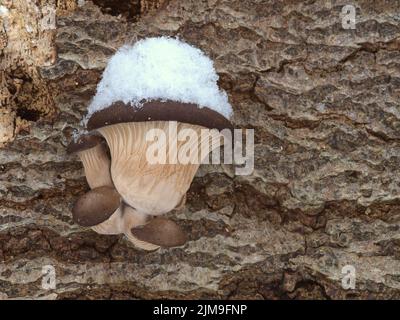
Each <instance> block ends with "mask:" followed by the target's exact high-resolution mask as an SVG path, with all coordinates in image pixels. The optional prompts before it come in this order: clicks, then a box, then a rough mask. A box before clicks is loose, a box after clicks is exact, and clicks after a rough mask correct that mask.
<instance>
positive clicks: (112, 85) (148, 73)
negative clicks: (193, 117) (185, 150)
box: [86, 37, 232, 119]
mask: <svg viewBox="0 0 400 320" xmlns="http://www.w3.org/2000/svg"><path fill="white" fill-rule="evenodd" d="M217 80H218V75H217V73H216V72H215V69H214V66H213V62H212V61H211V60H210V59H209V58H208V57H207V56H206V55H205V54H204V53H203V52H202V51H201V50H200V49H197V48H195V47H193V46H191V45H189V44H187V43H184V42H182V41H180V40H178V39H174V38H167V37H158V38H147V39H144V40H140V41H138V42H136V43H135V44H134V45H133V46H124V47H122V48H121V49H119V50H118V51H117V53H116V54H115V55H114V56H113V57H111V59H110V60H109V62H108V64H107V67H106V69H105V70H104V73H103V78H102V80H101V81H100V83H99V85H98V86H97V93H96V95H95V96H94V98H93V100H92V102H91V104H90V105H89V108H88V115H87V118H86V119H88V118H90V116H91V115H92V114H93V113H95V112H97V111H100V110H102V109H105V108H107V107H108V106H110V105H111V104H112V103H113V102H116V101H119V100H120V101H123V102H124V103H131V104H132V105H134V106H140V104H141V102H142V101H143V100H145V101H151V100H157V99H158V100H173V101H178V102H183V103H194V104H197V105H199V106H200V107H208V108H210V109H213V110H215V111H217V112H219V113H220V114H222V115H224V116H225V117H227V118H229V117H230V116H231V114H232V107H231V105H230V104H229V102H228V97H227V94H226V93H225V91H223V90H220V89H219V88H218V85H217Z"/></svg>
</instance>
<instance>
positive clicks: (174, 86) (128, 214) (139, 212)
mask: <svg viewBox="0 0 400 320" xmlns="http://www.w3.org/2000/svg"><path fill="white" fill-rule="evenodd" d="M217 80H218V76H217V74H216V72H215V70H214V67H213V63H212V61H211V60H210V59H209V58H208V57H207V56H205V55H204V53H203V52H202V51H200V50H199V49H197V48H194V47H192V46H190V45H189V44H186V43H184V42H182V41H179V40H177V39H172V38H165V37H159V38H148V39H144V40H141V41H139V42H137V43H135V44H134V45H133V46H125V47H123V48H121V49H120V50H119V51H118V52H117V53H116V54H115V55H114V56H113V57H112V58H111V59H110V61H109V62H108V65H107V67H106V69H105V71H104V73H103V78H102V80H101V82H100V83H99V85H98V88H97V93H96V95H95V97H94V98H93V100H92V102H91V104H90V106H89V108H88V114H87V116H86V118H85V119H84V123H85V125H86V129H87V132H88V133H86V134H84V135H81V136H80V137H79V138H78V139H77V140H76V141H73V142H72V143H71V144H70V145H69V146H68V150H67V151H68V152H69V153H76V154H77V155H78V156H79V158H80V160H81V161H82V163H83V167H84V171H85V175H86V179H87V182H88V184H89V187H90V188H91V190H90V191H89V192H87V193H86V194H84V195H82V196H80V197H79V198H78V199H77V201H76V202H75V204H74V206H73V209H72V214H73V219H74V221H75V222H76V223H77V224H79V225H81V226H84V227H91V228H92V229H93V230H94V231H96V232H98V233H101V234H125V235H126V237H127V238H128V239H129V240H130V241H131V242H132V243H133V244H134V245H135V246H136V247H138V248H141V249H144V250H155V249H157V248H159V247H160V246H162V247H173V246H180V245H183V244H184V243H185V242H186V240H187V237H186V235H185V233H184V231H183V230H182V228H181V227H179V226H178V225H177V224H176V223H175V222H174V221H172V220H170V219H167V218H164V217H162V215H163V214H166V213H168V212H170V211H171V210H173V209H175V208H178V207H181V206H183V205H184V204H185V199H186V192H187V190H188V189H189V187H190V184H191V182H192V180H193V178H194V176H195V174H196V171H197V169H198V168H199V165H200V163H201V162H202V160H203V158H204V157H205V156H208V153H207V154H206V155H205V154H203V153H201V154H200V151H198V152H195V154H193V155H191V156H194V157H197V159H198V160H199V161H187V162H180V161H175V162H168V161H167V162H165V163H164V162H161V163H153V162H152V161H149V159H148V156H147V155H148V150H149V147H150V146H151V145H152V144H153V143H154V141H150V140H149V139H148V133H149V132H150V131H151V130H158V132H159V131H161V132H165V133H166V134H167V139H164V140H161V141H158V144H159V145H160V144H161V145H162V147H163V148H162V149H163V150H166V159H171V156H172V158H173V155H174V154H176V153H177V150H180V148H181V147H182V146H183V145H184V144H188V142H187V141H192V142H191V143H192V144H199V145H200V143H203V144H204V143H207V144H209V146H208V148H207V149H206V150H207V151H208V152H211V151H212V150H213V149H214V148H216V147H219V146H220V145H222V144H223V143H224V141H225V139H223V137H222V133H221V131H222V130H224V129H228V130H232V125H231V123H230V121H229V117H230V115H231V113H232V109H231V106H230V104H229V102H228V99H227V96H226V93H225V92H224V91H222V90H220V89H219V88H218V85H217ZM171 128H174V129H175V131H176V132H175V133H176V134H177V135H178V136H179V134H180V133H183V132H185V133H189V136H188V139H189V140H184V141H181V140H173V139H169V135H171ZM204 129H213V130H204ZM204 132H206V135H204ZM186 135H187V134H186ZM198 137H201V139H198ZM192 138H193V139H192ZM196 147H197V145H196ZM199 147H200V146H199ZM198 149H200V148H198ZM198 149H196V148H195V149H194V150H198Z"/></svg>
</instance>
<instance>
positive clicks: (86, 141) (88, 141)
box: [67, 133, 104, 153]
mask: <svg viewBox="0 0 400 320" xmlns="http://www.w3.org/2000/svg"><path fill="white" fill-rule="evenodd" d="M103 141H104V138H103V137H101V136H99V135H96V134H91V133H90V134H85V135H82V136H80V137H79V138H78V140H77V141H72V142H71V143H70V144H69V145H68V147H67V153H77V152H81V151H84V150H87V149H91V148H93V147H95V146H97V145H98V144H99V143H102V142H103Z"/></svg>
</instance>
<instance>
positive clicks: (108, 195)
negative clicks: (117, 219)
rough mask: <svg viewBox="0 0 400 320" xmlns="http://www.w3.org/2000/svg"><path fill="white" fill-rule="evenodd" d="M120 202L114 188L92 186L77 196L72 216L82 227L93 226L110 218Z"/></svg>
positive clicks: (119, 197)
mask: <svg viewBox="0 0 400 320" xmlns="http://www.w3.org/2000/svg"><path fill="white" fill-rule="evenodd" d="M120 204H121V196H120V195H119V193H118V192H117V190H115V188H113V187H107V186H104V187H98V188H94V189H92V190H90V191H88V192H87V193H85V194H84V195H82V196H80V197H79V198H78V200H77V201H76V202H75V204H74V206H73V208H72V217H73V220H74V221H75V222H76V223H77V224H79V225H81V226H83V227H93V226H95V225H98V224H100V223H102V222H104V221H106V220H107V219H108V218H110V216H111V215H112V214H113V213H114V212H115V211H116V210H117V209H118V208H119V206H120Z"/></svg>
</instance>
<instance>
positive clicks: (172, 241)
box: [131, 217, 187, 247]
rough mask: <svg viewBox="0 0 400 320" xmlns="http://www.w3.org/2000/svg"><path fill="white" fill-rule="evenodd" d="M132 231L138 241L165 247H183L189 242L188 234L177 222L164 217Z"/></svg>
mask: <svg viewBox="0 0 400 320" xmlns="http://www.w3.org/2000/svg"><path fill="white" fill-rule="evenodd" d="M131 231H132V234H133V235H134V236H135V237H136V238H137V239H139V240H142V241H145V242H150V243H154V244H156V245H160V246H163V247H177V246H181V245H184V244H185V243H186V240H187V238H186V234H185V233H184V232H183V231H182V229H181V228H180V227H179V226H178V225H177V224H176V223H175V222H173V221H172V220H169V219H165V218H163V217H156V218H154V219H152V220H151V221H150V222H149V223H147V224H145V225H141V226H138V227H135V228H132V230H131Z"/></svg>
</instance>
